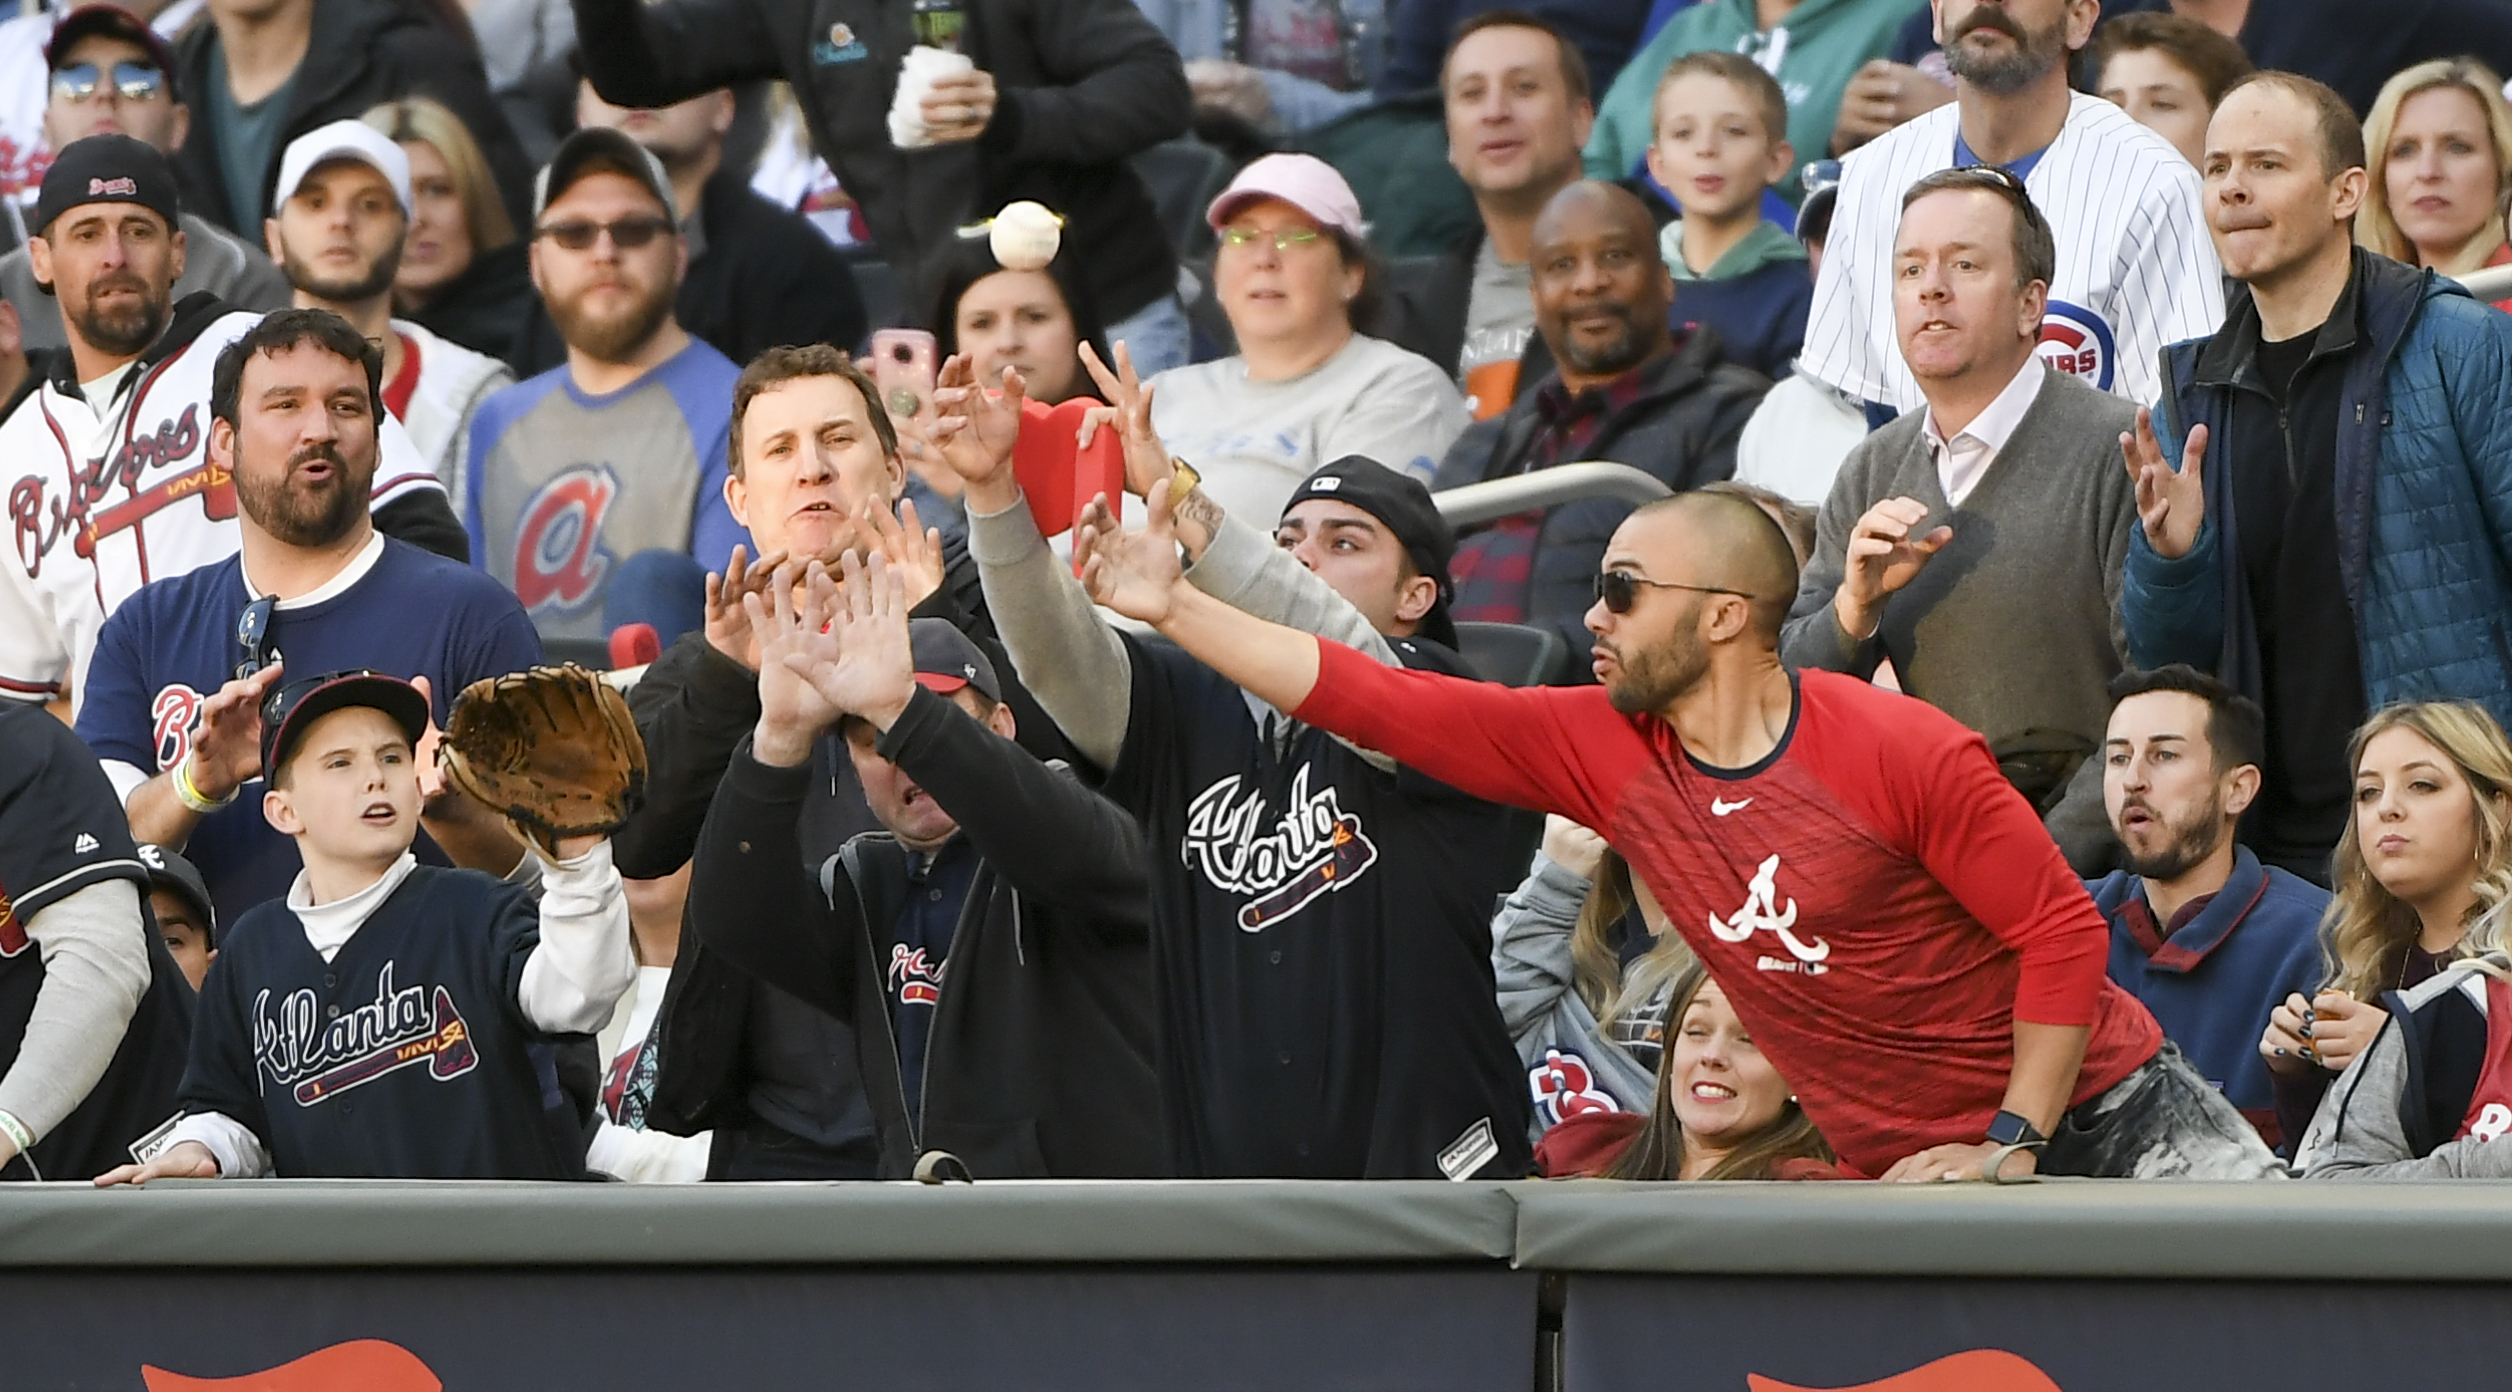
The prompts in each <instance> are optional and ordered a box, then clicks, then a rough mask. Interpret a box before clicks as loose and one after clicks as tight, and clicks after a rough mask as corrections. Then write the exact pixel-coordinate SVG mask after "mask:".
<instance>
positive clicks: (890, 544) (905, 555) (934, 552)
mask: <svg viewBox="0 0 2512 1392" xmlns="http://www.w3.org/2000/svg"><path fill="white" fill-rule="evenodd" d="M918 520H919V519H918V518H917V516H916V504H915V501H914V500H913V499H910V498H901V499H899V500H898V515H897V516H895V517H893V516H891V515H890V509H889V507H888V505H887V504H885V503H883V502H882V501H881V500H880V499H879V498H866V499H864V505H863V509H862V510H861V511H860V512H858V513H857V514H856V517H855V535H857V536H859V537H866V538H869V540H870V545H871V546H872V547H873V548H874V549H875V554H878V555H880V556H881V557H883V558H884V559H886V560H887V561H888V562H889V563H890V567H889V568H890V570H891V571H892V572H894V573H895V575H896V578H897V580H898V582H899V584H900V585H902V586H903V587H905V591H906V595H907V607H908V608H910V609H913V608H915V607H916V606H917V605H919V604H922V603H924V602H925V598H926V596H928V595H931V594H932V593H933V592H934V591H936V590H938V589H941V588H942V576H943V565H942V529H941V528H939V527H919V526H917V525H916V524H917V521H918ZM847 573H848V574H850V575H851V574H853V572H852V571H849V572H847Z"/></svg>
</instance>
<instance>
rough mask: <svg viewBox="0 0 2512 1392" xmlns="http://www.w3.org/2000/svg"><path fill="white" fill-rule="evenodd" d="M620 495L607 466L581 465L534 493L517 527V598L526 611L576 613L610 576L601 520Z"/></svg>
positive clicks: (608, 556) (527, 500)
mask: <svg viewBox="0 0 2512 1392" xmlns="http://www.w3.org/2000/svg"><path fill="white" fill-rule="evenodd" d="M618 496H619V478H618V476H617V475H615V474H613V473H612V472H611V471H610V466H608V465H605V464H578V465H576V466H575V467H574V468H572V469H568V470H566V471H565V472H563V473H561V474H559V475H558V477H556V478H553V479H551V480H550V481H549V482H547V483H545V484H542V485H541V486H540V487H539V488H538V489H536V490H534V492H533V494H532V496H531V497H530V498H527V499H525V500H524V504H523V513H522V515H521V517H520V518H519V519H518V521H517V523H516V526H515V597H516V598H518V599H521V600H522V601H523V607H524V609H525V611H526V612H529V613H534V614H538V613H541V612H542V611H544V610H548V609H573V608H575V607H576V606H577V605H579V604H582V603H584V602H585V601H586V600H588V599H590V598H592V597H593V596H594V595H595V594H596V593H597V592H599V591H600V590H601V588H602V581H603V579H604V577H606V576H608V575H609V574H610V569H611V558H610V553H608V552H606V551H604V550H603V549H602V520H603V519H604V518H605V517H607V516H609V515H610V510H611V502H612V500H613V499H615V498H617V497H618Z"/></svg>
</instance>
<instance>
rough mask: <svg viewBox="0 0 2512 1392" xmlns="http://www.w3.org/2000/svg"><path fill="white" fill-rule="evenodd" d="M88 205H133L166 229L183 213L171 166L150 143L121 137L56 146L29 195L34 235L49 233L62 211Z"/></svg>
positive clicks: (101, 137)
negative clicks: (38, 190) (32, 197)
mask: <svg viewBox="0 0 2512 1392" xmlns="http://www.w3.org/2000/svg"><path fill="white" fill-rule="evenodd" d="M90 203H137V204H139V205H140V206H141V207H143V208H146V209H148V210H149V211H150V212H152V213H155V214H157V215H158V216H159V217H162V218H164V219H165V220H166V226H167V228H168V230H172V229H173V228H174V226H175V223H176V220H177V219H178V218H179V217H181V216H182V212H183V207H182V204H181V202H180V201H179V200H178V199H177V197H176V195H175V182H174V166H173V165H172V164H169V163H168V162H167V161H166V157H165V156H164V155H163V154H161V153H159V152H158V150H157V147H156V146H154V145H151V144H149V143H148V142H147V141H145V140H136V139H133V138H132V137H130V136H127V135H91V136H89V137H87V138H86V139H84V140H73V141H71V142H70V143H69V144H67V145H64V146H62V147H61V151H60V153H58V154H56V155H54V156H53V157H52V167H51V168H50V169H47V170H45V171H44V188H43V192H42V193H40V194H37V195H36V197H35V231H36V235H38V236H42V235H45V234H47V233H48V232H50V230H51V228H52V224H53V220H54V219H56V218H58V217H60V216H61V215H62V214H63V213H66V212H68V211H70V210H71V209H72V208H80V207H85V206H86V205H88V204H90Z"/></svg>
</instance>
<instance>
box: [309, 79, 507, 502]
mask: <svg viewBox="0 0 2512 1392" xmlns="http://www.w3.org/2000/svg"><path fill="white" fill-rule="evenodd" d="M278 197H279V203H278V207H277V208H276V210H274V212H273V213H272V215H271V217H270V218H269V219H267V220H266V221H265V222H264V223H263V224H262V233H263V237H264V238H265V240H266V241H267V242H268V243H269V246H270V254H271V257H272V259H274V260H276V261H277V262H278V263H279V265H280V267H281V269H282V270H283V271H284V272H285V273H286V275H287V277H288V285H289V287H290V288H291V289H292V290H293V291H294V292H295V298H296V304H297V307H298V308H300V309H328V310H330V311H331V312H332V313H334V314H337V315H339V316H340V317H341V318H343V319H346V320H348V321H349V323H350V326H351V327H353V328H355V329H356V330H357V331H358V332H359V333H362V334H364V335H366V338H367V341H368V342H370V343H373V344H376V345H378V346H380V347H381V348H382V349H383V351H384V409H385V410H387V411H389V412H391V413H392V416H393V418H394V419H395V420H398V421H400V422H401V423H402V426H403V427H404V428H406V429H407V430H408V431H409V432H410V439H411V441H412V442H413V443H415V444H416V445H417V446H418V447H419V453H420V454H421V455H423V456H424V457H425V458H426V459H427V462H428V467H429V468H430V469H432V470H434V471H435V474H436V477H437V478H438V479H440V480H442V481H443V482H444V483H445V485H446V486H447V487H448V488H451V487H454V486H456V485H457V484H459V483H460V481H461V479H462V451H463V448H464V446H466V445H467V444H469V443H470V439H471V417H472V415H473V414H474V413H475V412H477V411H478V410H479V408H480V403H481V402H483V401H486V400H487V399H488V398H489V396H490V395H491V394H492V393H495V392H497V391H500V390H503V389H504V388H507V387H511V386H513V385H514V384H515V374H514V372H513V370H512V369H510V368H508V367H507V366H506V365H505V364H504V363H502V362H499V361H498V360H497V359H495V358H492V357H490V356H488V355H487V354H485V353H475V352H472V351H471V350H470V349H468V348H465V347H463V346H461V345H460V344H457V343H453V342H449V341H448V340H446V339H443V338H439V337H437V336H436V335H435V334H432V333H430V332H428V331H427V330H426V329H423V328H421V327H419V326H418V325H416V324H413V323H411V322H410V321H408V320H406V319H395V318H393V317H392V286H393V275H394V273H396V272H398V271H399V270H400V269H401V243H402V239H403V238H404V237H406V236H407V235H409V231H410V214H411V204H410V157H409V156H407V155H405V154H403V153H402V152H401V147H400V146H399V145H397V144H395V143H394V142H393V141H392V139H391V138H390V137H388V136H386V135H384V134H383V133H382V132H381V131H378V130H376V129H375V128H374V127H372V126H369V125H367V124H365V123H364V122H362V121H334V122H332V123H331V124H330V125H327V126H322V127H318V128H317V129H314V130H310V131H307V132H306V133H305V134H303V135H301V136H298V137H297V138H296V139H295V140H292V141H290V142H288V148H287V151H286V152H285V153H283V154H282V155H281V156H280V158H279V195H278ZM460 503H461V499H460V498H459V497H458V496H457V497H456V499H455V505H456V506H460Z"/></svg>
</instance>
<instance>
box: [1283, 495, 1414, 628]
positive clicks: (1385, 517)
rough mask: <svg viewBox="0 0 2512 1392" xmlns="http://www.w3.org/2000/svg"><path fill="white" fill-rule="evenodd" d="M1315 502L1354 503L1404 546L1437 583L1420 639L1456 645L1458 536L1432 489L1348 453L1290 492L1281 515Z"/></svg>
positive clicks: (1405, 552) (1405, 551) (1405, 550)
mask: <svg viewBox="0 0 2512 1392" xmlns="http://www.w3.org/2000/svg"><path fill="white" fill-rule="evenodd" d="M1311 498H1332V499H1334V500H1335V501H1336V502H1339V503H1350V504H1351V505H1352V506H1354V507H1356V508H1359V509H1360V510H1361V511H1363V512H1366V513H1368V514H1369V515H1370V516H1372V517H1375V518H1377V519H1378V521H1379V523H1380V525H1382V526H1384V527H1385V528H1386V529H1387V530H1388V531H1389V532H1390V533H1392V534H1393V535H1394V536H1395V539H1396V541H1397V543H1398V544H1399V545H1401V546H1403V547H1404V554H1405V555H1407V556H1409V557H1411V558H1412V560H1413V568H1414V569H1415V570H1417V571H1420V572H1421V573H1422V574H1424V575H1427V576H1429V577H1430V578H1431V579H1432V580H1434V581H1436V582H1437V583H1438V585H1439V598H1438V599H1437V600H1436V601H1434V602H1433V603H1432V605H1431V606H1430V612H1429V613H1427V614H1424V615H1423V616H1422V620H1421V636H1422V637H1424V638H1428V639H1429V640H1431V641H1432V642H1434V643H1438V644H1441V645H1443V646H1445V647H1451V648H1453V647H1455V646H1456V645H1457V625H1456V620H1455V619H1454V618H1453V617H1451V616H1450V615H1449V613H1448V603H1449V601H1450V600H1453V599H1455V598H1456V585H1455V584H1454V583H1453V582H1452V581H1450V580H1449V578H1448V563H1449V562H1450V561H1451V560H1453V559H1455V557H1456V554H1457V534H1456V531H1455V530H1454V529H1453V528H1451V527H1450V526H1449V525H1448V522H1447V519H1446V518H1443V517H1441V516H1440V515H1439V506H1438V504H1436V503H1433V502H1432V501H1431V500H1430V489H1429V488H1427V487H1425V486H1424V485H1423V483H1422V481H1421V480H1420V479H1417V478H1414V477H1412V476H1410V475H1407V474H1399V473H1397V472H1396V471H1395V470H1393V469H1390V468H1388V467H1387V466H1386V465H1384V464H1381V463H1379V462H1378V461H1377V460H1375V459H1371V458H1368V457H1367V456H1364V455H1358V454H1347V455H1345V456H1344V457H1342V458H1341V459H1338V460H1336V461H1335V462H1333V463H1332V464H1329V465H1327V466H1325V467H1324V468H1322V469H1319V470H1318V471H1317V472H1315V473H1313V474H1310V475H1309V476H1308V477H1307V478H1304V479H1302V480H1300V486H1299V487H1297V488H1294V489H1292V490H1291V500H1290V501H1289V502H1286V503H1284V504H1283V505H1282V515H1283V516H1285V517H1288V516H1290V515H1291V509H1293V508H1295V507H1298V506H1299V505H1300V504H1302V503H1305V502H1307V501H1308V500H1309V499H1311Z"/></svg>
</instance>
